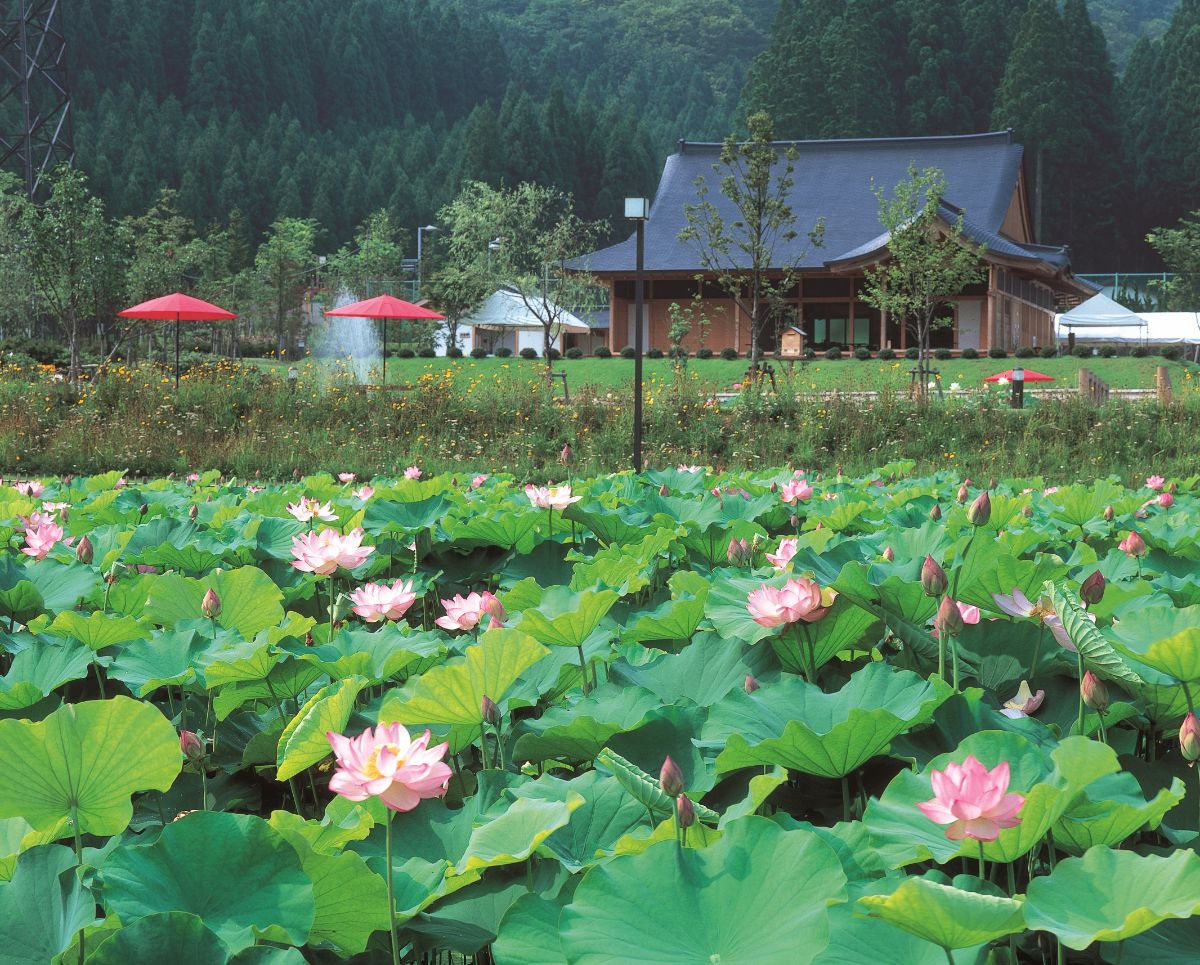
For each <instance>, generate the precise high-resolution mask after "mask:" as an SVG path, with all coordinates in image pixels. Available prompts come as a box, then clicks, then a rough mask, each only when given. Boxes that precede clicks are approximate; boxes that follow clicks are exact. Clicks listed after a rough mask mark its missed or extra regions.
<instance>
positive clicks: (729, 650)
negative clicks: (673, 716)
mask: <svg viewBox="0 0 1200 965" xmlns="http://www.w3.org/2000/svg"><path fill="white" fill-rule="evenodd" d="M776 667H777V665H776V663H775V660H774V658H773V655H772V654H771V653H769V652H768V651H767V650H766V649H764V648H763V647H746V646H738V645H737V644H736V643H735V642H732V641H729V640H723V639H721V637H720V636H718V635H717V634H716V633H710V632H701V633H698V634H696V635H695V636H694V637H693V638H692V642H691V643H690V644H688V645H687V646H686V647H684V648H683V649H682V650H681V651H680V652H679V653H668V654H662V655H661V656H655V657H654V659H653V660H651V661H650V662H648V663H644V664H641V665H639V666H633V665H631V664H630V663H627V662H624V661H621V662H618V663H616V664H614V665H613V666H612V667H610V668H609V675H610V677H611V678H612V679H616V680H621V681H627V682H628V683H631V684H635V685H637V686H639V687H644V688H646V689H647V690H651V691H653V692H654V693H655V694H657V695H658V697H659V699H660V700H661V701H662V702H663V703H666V704H673V703H676V702H678V701H680V700H684V699H686V700H690V701H692V703H694V704H698V705H699V706H701V707H711V706H712V705H713V704H716V703H718V702H719V701H720V700H721V699H722V698H723V697H724V696H725V695H726V694H728V693H729V692H730V691H731V690H734V689H741V687H742V686H743V684H744V683H745V680H746V677H747V676H748V675H749V676H753V677H756V678H758V679H759V680H760V681H765V680H766V679H768V678H770V677H772V676H775V675H777V673H778V671H777V670H776V669H775V668H776Z"/></svg>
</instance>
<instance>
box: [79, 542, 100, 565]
mask: <svg viewBox="0 0 1200 965" xmlns="http://www.w3.org/2000/svg"><path fill="white" fill-rule="evenodd" d="M95 552H96V551H95V547H93V546H92V541H91V540H90V539H88V538H87V537H86V536H84V537H83V539H81V540H80V541H79V545H77V546H76V547H75V559H77V560H79V562H80V563H85V564H89V565H90V564H91V562H92V558H93V556H94V555H95Z"/></svg>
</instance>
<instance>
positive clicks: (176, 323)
mask: <svg viewBox="0 0 1200 965" xmlns="http://www.w3.org/2000/svg"><path fill="white" fill-rule="evenodd" d="M175 391H176V392H178V391H179V313H178V312H176V313H175Z"/></svg>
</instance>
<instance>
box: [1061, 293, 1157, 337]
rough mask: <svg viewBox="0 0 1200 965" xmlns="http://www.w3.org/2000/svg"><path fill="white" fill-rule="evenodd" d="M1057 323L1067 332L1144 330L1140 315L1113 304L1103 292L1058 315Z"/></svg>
mask: <svg viewBox="0 0 1200 965" xmlns="http://www.w3.org/2000/svg"><path fill="white" fill-rule="evenodd" d="M1057 322H1058V325H1059V327H1060V328H1063V329H1066V330H1067V331H1071V330H1073V329H1078V328H1129V327H1131V326H1132V327H1134V328H1144V327H1145V325H1146V322H1145V320H1144V319H1143V318H1142V316H1141V315H1139V314H1137V312H1132V311H1130V310H1129V309H1128V308H1126V307H1125V306H1124V305H1121V304H1118V303H1117V302H1114V301H1113V300H1112V299H1111V298H1109V297H1108V296H1107V295H1105V294H1104V293H1103V292H1101V293H1100V294H1099V295H1093V296H1092V297H1091V298H1089V299H1088V300H1087V301H1086V302H1083V303H1082V304H1080V305H1076V306H1075V307H1074V308H1072V309H1071V310H1070V311H1069V312H1065V313H1064V314H1062V315H1059V316H1058V318H1057Z"/></svg>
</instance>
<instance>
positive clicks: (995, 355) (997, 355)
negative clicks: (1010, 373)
mask: <svg viewBox="0 0 1200 965" xmlns="http://www.w3.org/2000/svg"><path fill="white" fill-rule="evenodd" d="M988 358H990V359H1006V358H1008V352H1006V351H1005V350H1004V349H1002V348H1001V347H1000V346H999V345H993V346H992V347H991V348H990V349H988Z"/></svg>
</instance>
